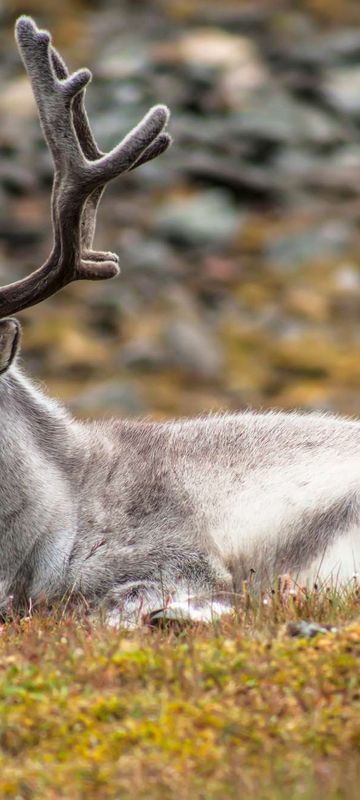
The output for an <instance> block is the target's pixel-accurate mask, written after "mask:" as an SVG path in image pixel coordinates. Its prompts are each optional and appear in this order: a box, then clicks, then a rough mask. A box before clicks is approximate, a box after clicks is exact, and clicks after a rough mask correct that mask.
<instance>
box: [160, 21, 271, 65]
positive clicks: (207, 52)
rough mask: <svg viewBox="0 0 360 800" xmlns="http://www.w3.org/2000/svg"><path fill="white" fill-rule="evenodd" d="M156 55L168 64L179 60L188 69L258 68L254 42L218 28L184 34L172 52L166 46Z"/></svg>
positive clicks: (258, 62)
mask: <svg viewBox="0 0 360 800" xmlns="http://www.w3.org/2000/svg"><path fill="white" fill-rule="evenodd" d="M158 54H159V55H161V54H163V55H165V56H166V57H167V60H168V61H171V60H175V61H182V62H183V63H186V64H188V65H189V66H192V65H194V66H196V65H202V66H204V65H205V66H207V67H209V68H212V69H214V68H215V69H226V68H227V67H233V66H237V67H241V66H243V68H244V69H246V67H247V66H248V65H249V64H257V65H260V63H261V62H260V57H259V55H258V52H257V47H256V44H255V43H254V41H253V40H252V39H250V38H248V37H246V36H240V35H239V34H233V33H228V32H227V31H224V30H219V29H218V28H197V29H194V30H192V31H190V32H188V33H186V34H185V35H184V36H182V38H180V39H179V41H178V42H177V43H176V44H175V45H174V44H173V43H172V44H171V49H170V48H168V46H167V45H165V46H162V47H159V48H158Z"/></svg>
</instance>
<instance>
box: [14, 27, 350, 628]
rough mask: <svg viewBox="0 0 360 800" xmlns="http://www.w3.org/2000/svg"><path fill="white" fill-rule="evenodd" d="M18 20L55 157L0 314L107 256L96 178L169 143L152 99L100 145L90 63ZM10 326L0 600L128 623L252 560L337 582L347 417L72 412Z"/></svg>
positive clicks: (243, 573)
mask: <svg viewBox="0 0 360 800" xmlns="http://www.w3.org/2000/svg"><path fill="white" fill-rule="evenodd" d="M17 35H18V40H19V45H20V48H21V52H22V55H23V58H24V63H25V65H26V68H27V70H28V72H29V75H30V77H31V80H32V84H33V88H34V93H35V96H36V99H37V103H38V106H39V113H40V118H41V122H42V126H43V129H44V133H45V136H46V138H47V141H48V144H49V146H50V149H51V152H52V154H53V158H54V163H55V177H54V187H53V204H52V210H53V226H54V247H53V250H52V253H51V254H50V256H49V259H48V261H47V262H46V264H45V265H44V266H43V267H41V268H40V270H38V271H37V272H35V273H33V274H32V275H30V276H29V277H28V278H25V279H24V280H23V281H21V282H18V283H17V284H12V285H10V286H8V287H3V288H2V289H0V317H1V316H5V315H7V314H8V313H11V309H14V310H18V309H20V308H24V307H26V305H29V304H35V303H36V302H39V301H40V300H42V299H44V298H45V297H47V296H48V295H49V294H51V293H52V292H53V291H56V290H57V289H58V288H60V286H61V285H64V283H65V282H68V281H69V280H73V279H75V278H76V277H79V275H80V276H81V277H101V276H102V277H108V276H109V275H110V274H114V269H115V271H116V257H115V256H113V254H109V253H97V252H96V251H93V250H92V240H93V234H94V228H95V216H96V209H97V205H98V202H99V200H100V197H101V194H102V191H103V186H104V183H105V182H106V181H107V180H109V179H110V178H112V177H114V176H115V175H117V174H118V173H119V172H122V171H123V170H124V169H132V168H134V167H136V166H139V165H140V164H141V163H144V162H145V161H146V160H149V159H150V158H153V157H155V156H156V155H158V154H159V153H161V152H163V151H164V150H165V149H166V147H167V146H168V144H169V137H168V136H167V134H164V133H162V129H163V126H164V124H165V122H166V119H167V112H166V109H164V107H162V106H158V107H156V108H155V109H154V110H153V111H152V112H150V113H149V115H147V117H146V118H145V119H144V120H143V121H142V122H141V123H140V125H139V126H138V128H137V129H135V131H133V132H131V134H129V136H128V137H126V139H125V140H124V141H123V142H122V143H120V145H119V146H118V147H117V148H115V149H114V151H112V152H111V153H110V154H107V155H106V156H104V155H103V154H102V153H101V151H100V150H99V149H98V147H97V144H96V142H95V140H94V138H93V136H92V132H91V129H90V126H89V122H88V119H87V116H86V112H85V107H84V91H85V90H84V86H85V83H86V82H87V81H88V80H89V73H88V72H86V71H84V70H82V71H79V72H78V73H75V74H74V75H72V76H69V74H68V71H67V67H66V66H65V64H64V63H63V61H62V59H61V57H60V56H59V54H58V53H57V51H56V50H55V49H54V47H53V46H52V45H51V41H50V38H49V35H48V34H47V33H46V32H42V31H38V29H37V28H36V26H35V24H34V23H33V22H32V20H30V19H29V18H27V17H25V18H24V17H22V18H21V19H20V21H19V22H18V24H17ZM59 129H61V131H62V134H63V136H62V137H60V138H58V137H57V136H56V135H55V132H56V131H57V130H59ZM61 140H62V141H63V142H64V141H67V145H66V146H65V147H64V145H63V144H61ZM79 181H80V183H79ZM81 181H82V183H81ZM80 184H81V185H80ZM77 186H78V192H77V191H76V187H77ZM101 270H104V271H105V273H106V274H103V275H101V274H98V271H100V273H101ZM94 271H95V272H94ZM19 340H20V326H19V324H18V323H17V322H16V320H12V319H2V320H1V319H0V548H1V556H0V612H1V613H6V611H7V609H8V607H9V598H11V603H12V607H13V609H15V610H16V611H19V612H22V611H26V610H27V608H28V607H29V605H34V604H36V603H38V602H39V601H40V600H42V599H45V600H46V602H48V603H49V604H53V603H55V602H57V601H58V600H61V599H63V600H64V602H65V607H66V605H67V604H68V603H69V602H71V603H73V602H74V601H77V600H79V601H81V602H82V603H85V604H86V606H87V607H88V608H89V609H90V610H96V609H99V608H105V609H106V611H107V614H108V618H109V620H110V621H116V622H117V621H118V620H119V618H121V619H122V620H123V621H125V622H127V623H130V624H134V623H136V622H137V621H138V620H139V619H140V618H142V617H143V616H144V614H146V613H148V612H151V611H154V610H156V609H157V608H159V607H164V606H165V607H168V606H169V604H170V605H171V606H172V608H173V609H175V611H179V612H181V613H185V614H187V615H188V616H190V617H192V618H194V619H199V618H200V619H209V613H210V612H209V608H210V607H211V608H215V610H216V612H217V613H222V612H223V611H224V610H226V609H227V606H226V605H225V603H224V601H219V599H218V598H219V596H220V597H222V598H224V597H226V595H227V594H231V593H232V592H233V591H235V592H236V591H238V590H239V588H240V586H241V583H242V581H243V580H244V579H247V578H249V577H250V576H251V580H252V581H253V582H254V583H255V584H256V585H257V586H258V587H259V588H264V587H265V586H269V584H271V583H272V582H273V580H274V578H276V576H277V575H278V574H279V573H284V572H291V573H292V574H293V576H294V577H296V578H297V579H298V580H299V581H301V582H311V581H314V580H316V581H317V582H319V581H327V580H336V581H338V580H340V581H341V582H345V581H348V580H350V579H351V576H352V574H353V572H354V571H355V570H356V569H357V568H358V567H359V566H360V563H359V562H360V423H359V422H357V421H352V420H347V419H339V418H337V417H332V416H327V415H321V414H299V413H293V414H285V413H281V412H269V413H266V414H264V413H251V412H246V413H241V414H225V415H223V416H222V415H217V416H209V417H205V418H200V419H194V420H183V421H182V420H179V421H174V422H168V423H155V422H154V423H152V422H142V421H138V422H131V421H127V420H114V421H111V422H88V423H81V422H77V421H76V420H74V419H73V418H72V417H71V416H70V415H69V414H68V413H67V412H66V411H65V410H64V409H63V408H62V407H61V406H60V405H58V404H57V403H55V402H54V401H52V400H50V399H48V398H47V397H46V396H45V395H44V394H43V393H42V392H41V390H40V389H38V388H37V387H36V386H34V385H33V384H32V383H30V382H29V381H28V380H27V379H26V378H25V377H24V376H23V374H22V372H21V370H20V369H19V367H18V365H17V364H16V354H17V351H18V349H19ZM189 598H190V601H189Z"/></svg>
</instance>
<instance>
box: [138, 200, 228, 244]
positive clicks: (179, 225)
mask: <svg viewBox="0 0 360 800" xmlns="http://www.w3.org/2000/svg"><path fill="white" fill-rule="evenodd" d="M241 221H242V220H241V217H240V215H239V213H238V212H237V210H236V208H235V206H234V204H233V202H232V200H231V195H230V194H229V193H228V192H226V191H223V190H220V189H209V190H207V191H202V192H197V193H194V194H189V195H187V196H184V197H180V196H177V197H174V198H173V199H169V200H167V201H166V204H163V205H162V206H161V207H160V208H159V209H158V210H157V211H156V213H155V217H154V227H155V230H156V231H157V232H158V233H159V234H161V235H163V236H164V237H165V238H167V239H169V240H170V241H172V242H175V243H178V244H186V245H194V246H199V245H200V246H202V245H209V246H212V245H218V244H223V243H225V242H230V241H231V240H232V239H233V238H234V236H235V234H236V232H237V231H238V230H239V229H240V225H241Z"/></svg>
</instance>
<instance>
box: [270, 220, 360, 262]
mask: <svg viewBox="0 0 360 800" xmlns="http://www.w3.org/2000/svg"><path fill="white" fill-rule="evenodd" d="M352 238H353V231H352V226H351V225H350V224H349V223H347V222H345V221H343V220H338V219H333V220H328V221H327V222H324V223H322V224H319V225H316V226H315V225H309V226H308V227H307V228H305V229H303V230H301V231H299V232H298V231H293V232H292V233H289V234H282V235H280V236H276V237H272V238H271V239H270V240H269V241H268V243H267V245H266V246H265V257H266V259H267V261H268V262H270V263H271V265H272V266H275V267H276V268H280V269H284V268H286V269H288V268H293V269H297V268H298V267H299V266H301V265H302V264H306V263H308V262H311V261H317V260H324V259H326V258H329V257H331V256H332V257H334V256H339V255H341V254H342V253H343V252H344V251H345V250H346V249H347V248H348V247H349V245H350V243H351V241H352Z"/></svg>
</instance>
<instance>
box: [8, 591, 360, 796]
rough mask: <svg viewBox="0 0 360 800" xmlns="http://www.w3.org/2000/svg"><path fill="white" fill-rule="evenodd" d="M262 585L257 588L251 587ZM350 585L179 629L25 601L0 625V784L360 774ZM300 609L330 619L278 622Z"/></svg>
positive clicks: (310, 781) (340, 786) (300, 783)
mask: <svg viewBox="0 0 360 800" xmlns="http://www.w3.org/2000/svg"><path fill="white" fill-rule="evenodd" d="M264 601H265V602H264ZM359 608H360V593H359V589H358V587H357V586H356V585H355V586H354V587H352V588H351V589H349V590H348V591H345V592H342V593H339V592H336V591H334V592H332V591H318V592H317V591H313V592H312V593H311V594H310V595H306V594H305V593H303V592H298V593H297V594H296V595H292V594H291V591H290V590H289V585H288V584H287V582H286V581H285V583H284V582H283V583H282V584H279V589H278V590H277V591H276V592H273V593H271V594H269V596H267V597H263V598H261V599H256V598H254V597H252V595H251V593H250V592H249V591H248V590H247V587H246V585H245V586H244V589H243V593H242V595H241V597H240V602H239V607H238V609H237V612H236V615H235V616H234V617H233V616H229V617H226V618H224V619H223V620H222V621H221V622H219V623H216V624H215V623H214V624H213V625H211V626H208V627H205V626H202V625H197V626H191V627H187V628H184V629H183V630H182V631H180V632H179V631H177V632H176V631H174V630H153V629H149V628H143V629H141V630H138V631H119V630H116V629H108V628H105V627H104V626H102V625H101V624H100V623H97V622H89V620H86V619H85V620H83V621H81V620H80V621H79V620H77V619H76V618H74V617H73V616H69V617H66V616H65V617H64V616H61V614H55V615H52V616H51V615H47V614H45V613H44V614H42V613H40V614H35V615H33V616H32V618H28V619H26V620H23V621H15V622H12V623H9V624H6V625H4V626H3V627H2V628H1V633H0V797H1V798H17V800H22V799H23V800H30V799H32V798H41V799H42V800H43V799H47V798H49V800H50V799H51V800H57V798H64V799H66V800H80V798H86V800H92V799H93V798H94V800H95V799H96V800H100V798H101V800H102V798H104V800H105V799H106V800H108V799H109V800H110V798H111V799H113V798H114V800H115V798H116V800H118V798H121V799H122V798H124V800H126V799H127V798H131V800H137V799H138V798H139V799H140V800H141V799H142V798H144V799H145V798H146V800H153V799H154V800H155V798H156V800H158V799H159V800H160V798H161V800H173V798H174V800H175V799H176V800H200V798H201V800H224V799H225V798H250V797H251V798H254V797H256V798H258V799H259V800H275V799H277V798H285V797H286V798H291V800H298V799H299V800H300V798H301V800H310V799H311V800H312V798H315V797H319V796H324V797H325V796H326V797H327V798H328V799H329V800H335V798H336V800H340V798H354V800H355V798H357V797H358V796H359V789H358V786H359V778H360V687H359V670H360V666H359V665H360V615H359ZM300 619H309V620H315V621H318V622H320V623H327V624H329V625H330V626H333V625H334V624H336V626H337V631H336V632H327V633H325V634H323V635H320V634H319V635H317V636H315V637H314V638H312V639H305V638H301V637H300V638H298V637H292V636H290V635H289V629H288V624H289V622H291V621H293V622H295V623H296V621H297V620H300Z"/></svg>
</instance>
